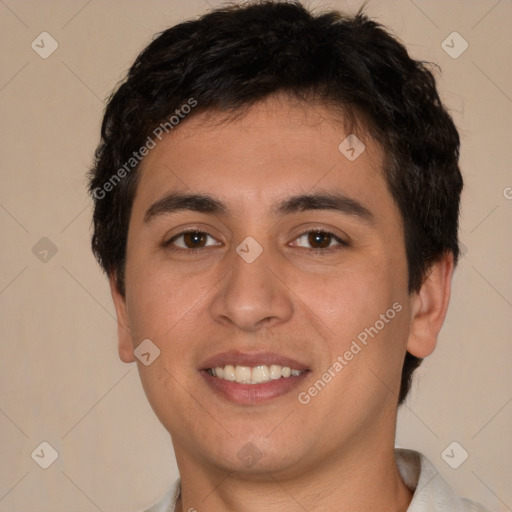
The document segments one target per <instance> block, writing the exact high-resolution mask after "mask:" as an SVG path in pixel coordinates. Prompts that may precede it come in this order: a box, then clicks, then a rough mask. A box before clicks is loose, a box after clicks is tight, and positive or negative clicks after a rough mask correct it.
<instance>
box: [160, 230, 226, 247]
mask: <svg viewBox="0 0 512 512" xmlns="http://www.w3.org/2000/svg"><path fill="white" fill-rule="evenodd" d="M187 233H198V234H201V235H206V236H207V237H210V238H212V239H214V240H216V241H217V242H219V243H217V244H212V245H206V246H204V247H196V248H188V247H179V246H177V245H174V242H175V241H176V239H178V238H180V237H181V236H183V235H186V234H187ZM219 245H222V242H220V241H219V240H217V238H216V237H215V236H213V235H212V234H211V233H209V232H208V231H206V230H205V229H200V228H197V227H190V228H184V229H182V230H181V231H180V232H179V233H176V234H175V235H173V236H172V237H171V238H168V239H166V240H165V241H164V242H163V246H164V247H167V248H168V247H169V246H172V248H173V249H175V250H178V251H179V250H181V251H197V250H199V249H205V248H206V247H218V246H219Z"/></svg>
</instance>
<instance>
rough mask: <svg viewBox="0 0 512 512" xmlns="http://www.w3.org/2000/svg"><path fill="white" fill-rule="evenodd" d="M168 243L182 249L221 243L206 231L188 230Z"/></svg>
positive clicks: (199, 247)
mask: <svg viewBox="0 0 512 512" xmlns="http://www.w3.org/2000/svg"><path fill="white" fill-rule="evenodd" d="M209 239H210V240H211V241H213V243H212V242H211V241H210V240H209ZM166 245H169V246H175V247H178V248H180V249H202V248H203V247H208V246H212V245H219V243H218V242H217V241H216V240H215V238H213V237H212V236H211V235H209V234H208V233H205V232H204V231H186V232H184V233H180V234H178V235H176V236H174V237H173V238H171V239H170V240H169V242H168V243H167V244H166Z"/></svg>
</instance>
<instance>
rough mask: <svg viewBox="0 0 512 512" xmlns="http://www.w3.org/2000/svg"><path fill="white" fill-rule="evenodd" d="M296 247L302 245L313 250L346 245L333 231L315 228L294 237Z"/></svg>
mask: <svg viewBox="0 0 512 512" xmlns="http://www.w3.org/2000/svg"><path fill="white" fill-rule="evenodd" d="M293 245H295V246H298V247H303V248H305V249H310V250H313V251H315V250H316V251H321V250H322V249H330V248H335V247H337V246H346V245H348V244H347V243H346V242H344V241H343V240H342V239H341V238H339V237H338V236H336V235H335V234H334V233H331V232H329V231H324V230H321V229H315V230H312V231H307V232H306V233H303V234H302V235H300V236H299V237H298V238H296V239H295V242H294V244H293Z"/></svg>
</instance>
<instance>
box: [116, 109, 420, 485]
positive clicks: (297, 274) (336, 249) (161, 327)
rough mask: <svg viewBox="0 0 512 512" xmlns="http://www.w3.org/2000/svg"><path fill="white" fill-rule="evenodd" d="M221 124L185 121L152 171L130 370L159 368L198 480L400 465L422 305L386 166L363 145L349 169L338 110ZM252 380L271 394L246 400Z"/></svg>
mask: <svg viewBox="0 0 512 512" xmlns="http://www.w3.org/2000/svg"><path fill="white" fill-rule="evenodd" d="M218 121H219V117H218V116H217V117H216V115H215V114H214V113H210V114H208V115H207V114H197V115H196V116H194V117H192V118H190V119H187V120H185V121H184V122H183V124H182V125H180V126H178V127H177V128H176V129H175V130H174V131H173V132H171V133H170V134H169V135H168V136H167V137H166V138H164V139H163V140H162V141H161V142H159V143H158V144H157V146H156V147H155V148H154V149H153V150H152V151H151V152H150V153H149V155H148V156H147V157H146V158H145V160H144V161H143V166H142V169H141V170H140V172H141V175H140V181H139V185H138V189H137V193H136V197H135V200H134V204H133V210H132V214H131V220H130V226H129V233H128V244H127V264H126V299H125V300H126V302H124V301H123V300H122V299H121V298H119V296H118V297H117V308H118V316H119V317H120V318H121V320H122V319H123V318H125V321H126V323H127V324H128V325H129V330H130V331H131V335H129V334H127V332H128V331H126V330H123V329H121V330H120V354H121V357H122V358H123V360H125V361H132V360H134V358H133V349H134V348H135V347H136V346H138V345H139V344H140V343H141V342H142V341H143V340H145V339H149V340H151V342H152V343H154V345H156V346H157V347H158V349H159V350H160V351H161V353H160V356H159V357H158V358H157V359H156V360H155V361H154V362H153V363H152V364H150V365H148V366H144V365H142V364H141V363H139V370H140V376H141V379H142V383H143V386H144V389H145V391H146V394H147V396H148V398H149V401H150V403H151V405H152V407H153V408H154V410H155V412H156V414H157V415H158V417H159V418H160V420H161V421H162V423H163V424H164V426H165V427H166V428H167V429H168V430H169V432H170V433H171V435H172V438H173V443H174V447H175V451H176V456H177V459H178V463H181V464H182V465H183V466H186V465H187V464H196V465H197V464H200V465H201V466H202V467H210V468H219V469H222V470H229V471H233V470H234V471H248V472H252V473H256V472H258V471H273V472H274V474H276V475H279V476H282V477H285V476H289V475H292V474H299V473H301V472H304V471H306V472H307V471H308V470H309V469H310V468H311V467H313V466H315V465H317V466H318V465H320V464H321V465H323V466H324V467H326V468H327V467H328V465H329V462H332V461H333V460H335V458H336V457H338V456H339V455H340V454H341V453H343V454H344V455H345V456H349V457H350V456H354V458H355V457H359V456H360V455H361V453H362V452H363V451H365V450H366V451H367V452H368V453H371V452H374V450H375V447H377V446H382V444H383V443H384V444H390V443H391V447H392V439H393V435H394V426H395V417H396V402H397V395H398V390H399V381H400V374H401V368H402V362H403V358H404V355H405V350H406V345H407V338H408V333H409V327H410V318H411V302H410V297H409V295H408V293H407V277H408V273H407V263H406V256H405V245H404V238H403V232H402V221H401V217H400V214H399V211H398V210H397V208H396V206H395V204H394V202H393V200H392V197H391V195H390V193H389V191H388V188H387V186H386V182H385V179H384V177H383V175H382V171H381V167H382V158H383V157H382V153H381V151H380V150H379V148H378V147H377V145H376V144H375V143H374V142H373V141H372V140H371V139H369V138H368V137H367V136H365V135H364V134H362V133H359V138H360V139H362V140H363V142H364V144H365V145H366V149H365V150H364V151H363V152H362V153H361V154H360V155H359V156H358V157H357V158H356V159H355V160H353V161H351V160H350V159H349V158H347V156H350V157H351V158H353V153H354V154H355V151H357V150H358V149H359V148H355V151H354V152H353V151H351V150H350V147H351V146H353V145H354V142H353V140H352V143H351V144H349V145H348V147H345V146H342V149H341V150H340V149H339V148H338V146H339V145H340V143H341V142H342V141H343V140H344V139H345V138H346V137H347V135H348V133H345V132H344V130H343V128H342V126H341V124H340V123H339V122H338V123H335V122H334V120H333V119H332V118H331V117H330V116H329V113H328V111H327V110H325V109H323V108H321V107H312V106H305V105H303V104H300V105H299V104H297V103H291V102H290V101H287V100H284V99H281V100H280V101H277V100H276V99H269V100H267V101H265V102H263V103H259V104H257V105H256V106H254V107H253V108H251V109H250V110H249V111H248V113H246V114H244V115H243V116H241V117H238V118H236V119H231V120H229V121H228V122H222V123H219V122H218ZM343 148H345V149H344V150H343ZM172 195H174V199H172V200H170V199H169V200H167V201H165V200H164V201H162V200H163V199H165V198H168V197H170V196H172ZM182 195H186V196H203V197H202V198H198V197H196V198H195V199H194V198H192V199H189V200H186V201H183V200H181V199H180V198H179V196H182ZM206 196H207V198H206ZM303 196H327V197H323V198H321V197H316V198H312V199H311V198H310V199H307V198H306V197H303ZM329 198H330V200H328V199H329ZM334 198H337V199H336V200H333V199H334ZM319 206H322V207H321V208H318V207H319ZM185 231H193V232H196V233H195V234H194V233H188V234H186V233H185V234H183V232H185ZM197 232H199V233H197ZM329 233H332V234H331V235H330V234H329ZM260 251H261V253H260ZM365 329H366V330H365ZM363 333H366V339H365V335H364V334H363ZM363 340H364V341H363ZM354 341H355V344H354ZM350 354H351V355H350ZM146 357H147V356H146ZM336 361H337V362H338V364H337V365H336V364H335V362H336ZM237 366H238V368H237ZM256 366H262V368H260V369H258V370H255V372H256V373H252V372H253V370H251V369H249V370H247V368H245V369H244V368H242V367H250V368H253V367H256ZM212 367H217V368H219V367H220V368H222V371H221V372H220V374H222V373H224V376H223V377H219V376H214V375H212V373H213V372H212V371H211V370H210V369H211V368H212ZM286 367H289V368H290V369H293V370H301V371H302V373H300V375H298V376H296V375H290V376H287V375H288V374H289V370H287V369H286ZM340 368H341V369H340ZM233 371H234V376H235V377H236V379H237V380H235V381H233V380H229V379H232V378H233V373H232V372H233ZM279 373H280V374H281V377H280V378H277V377H279ZM293 373H296V372H293ZM326 374H327V375H328V376H326ZM253 376H254V378H255V379H256V380H258V379H260V378H261V379H269V380H266V381H264V382H262V383H257V384H254V383H239V382H237V381H239V380H243V379H244V378H251V379H252V377H253ZM329 376H330V378H329ZM319 381H321V382H319ZM315 383H316V386H315ZM308 468H309V469H308Z"/></svg>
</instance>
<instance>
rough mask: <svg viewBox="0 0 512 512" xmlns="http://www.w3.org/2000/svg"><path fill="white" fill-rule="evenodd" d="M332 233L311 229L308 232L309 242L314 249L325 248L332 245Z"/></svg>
mask: <svg viewBox="0 0 512 512" xmlns="http://www.w3.org/2000/svg"><path fill="white" fill-rule="evenodd" d="M331 241H332V235H331V234H330V233H326V232H324V231H310V232H309V233H308V243H309V244H310V245H311V247H313V249H325V248H326V247H329V246H330V245H331Z"/></svg>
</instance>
